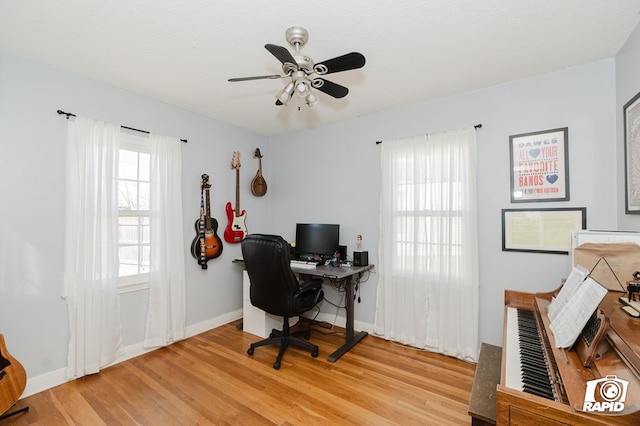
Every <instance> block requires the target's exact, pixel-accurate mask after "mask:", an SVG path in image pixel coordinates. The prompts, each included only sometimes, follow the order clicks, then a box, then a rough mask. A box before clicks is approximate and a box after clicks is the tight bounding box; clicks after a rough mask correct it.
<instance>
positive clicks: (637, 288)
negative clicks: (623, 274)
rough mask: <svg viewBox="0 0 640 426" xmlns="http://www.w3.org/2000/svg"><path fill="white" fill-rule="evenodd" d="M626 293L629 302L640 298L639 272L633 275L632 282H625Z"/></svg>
mask: <svg viewBox="0 0 640 426" xmlns="http://www.w3.org/2000/svg"><path fill="white" fill-rule="evenodd" d="M627 291H628V292H629V302H631V301H632V300H636V296H638V297H640V271H636V272H634V273H633V281H627Z"/></svg>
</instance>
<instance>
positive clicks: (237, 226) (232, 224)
mask: <svg viewBox="0 0 640 426" xmlns="http://www.w3.org/2000/svg"><path fill="white" fill-rule="evenodd" d="M231 170H235V171H236V208H235V209H234V208H233V207H232V206H231V202H228V203H227V219H228V223H227V227H226V228H225V229H224V240H225V241H227V242H229V243H240V242H242V240H244V237H246V236H247V234H248V232H247V225H246V220H247V212H246V211H244V210H240V153H239V152H238V151H235V152H234V153H233V159H232V160H231Z"/></svg>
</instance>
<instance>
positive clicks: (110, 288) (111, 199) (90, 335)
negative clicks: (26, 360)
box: [64, 117, 122, 378]
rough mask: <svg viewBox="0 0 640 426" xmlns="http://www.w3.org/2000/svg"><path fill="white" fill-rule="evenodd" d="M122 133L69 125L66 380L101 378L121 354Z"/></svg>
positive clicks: (98, 125) (81, 122) (103, 126)
mask: <svg viewBox="0 0 640 426" xmlns="http://www.w3.org/2000/svg"><path fill="white" fill-rule="evenodd" d="M119 133H120V126H117V125H115V124H109V123H102V122H98V121H94V120H91V119H88V118H84V117H76V119H75V120H70V121H69V123H68V140H67V166H66V168H67V173H66V246H65V250H66V260H65V273H64V296H65V299H66V301H67V305H68V313H69V324H70V338H69V354H68V365H67V378H74V377H81V376H84V375H85V374H91V373H97V372H98V371H99V370H100V368H101V367H103V366H105V365H107V364H109V363H111V362H112V361H114V360H115V359H116V357H118V356H119V355H120V354H121V351H122V339H121V326H120V305H119V297H118V267H119V265H118V247H117V243H118V199H117V188H118V180H117V177H118V176H117V171H118V137H119Z"/></svg>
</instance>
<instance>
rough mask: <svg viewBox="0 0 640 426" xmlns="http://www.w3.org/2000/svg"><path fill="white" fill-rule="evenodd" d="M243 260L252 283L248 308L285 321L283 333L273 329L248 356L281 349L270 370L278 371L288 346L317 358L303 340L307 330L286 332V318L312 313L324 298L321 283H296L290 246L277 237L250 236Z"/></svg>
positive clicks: (243, 242)
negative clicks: (268, 347)
mask: <svg viewBox="0 0 640 426" xmlns="http://www.w3.org/2000/svg"><path fill="white" fill-rule="evenodd" d="M241 247H242V257H243V258H244V263H245V267H246V269H247V273H248V274H249V280H250V282H251V287H250V296H251V304H252V305H253V306H255V307H257V308H259V309H262V310H263V311H265V312H267V313H269V314H272V315H277V316H281V317H283V318H284V323H283V325H282V331H280V330H276V329H273V331H272V332H271V334H270V335H269V338H267V339H264V340H261V341H259V342H256V343H252V344H251V346H250V347H249V349H248V350H247V353H248V354H249V355H253V352H254V350H255V348H257V347H258V346H266V345H278V344H279V345H280V352H279V353H278V357H277V358H276V362H275V363H274V364H273V368H275V369H276V370H279V369H280V363H281V361H282V356H283V355H284V351H285V350H286V349H287V347H288V346H289V345H293V346H298V347H301V348H304V349H308V350H310V351H311V356H312V357H314V358H315V357H317V356H318V347H317V346H316V345H313V344H311V343H309V342H307V341H305V340H303V339H301V338H300V336H303V337H304V339H307V340H308V339H309V337H310V335H311V333H310V331H309V330H302V331H298V332H295V333H290V331H289V318H291V317H295V316H299V315H302V314H303V313H305V312H307V311H309V310H311V309H312V308H313V307H314V306H315V305H316V304H317V303H318V302H320V301H321V300H322V298H323V296H324V293H323V291H322V279H320V278H313V279H309V280H306V281H302V282H301V281H299V280H298V278H296V275H295V274H294V273H293V271H291V266H290V264H289V262H290V260H289V244H288V243H287V242H286V241H285V240H284V239H283V238H282V237H280V236H278V235H260V234H250V235H247V236H246V237H245V239H244V240H243V241H242V246H241Z"/></svg>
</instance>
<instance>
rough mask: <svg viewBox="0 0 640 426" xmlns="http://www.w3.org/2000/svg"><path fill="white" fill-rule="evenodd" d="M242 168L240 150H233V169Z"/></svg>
mask: <svg viewBox="0 0 640 426" xmlns="http://www.w3.org/2000/svg"><path fill="white" fill-rule="evenodd" d="M239 168H240V151H234V152H233V158H232V159H231V170H237V169H239Z"/></svg>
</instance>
